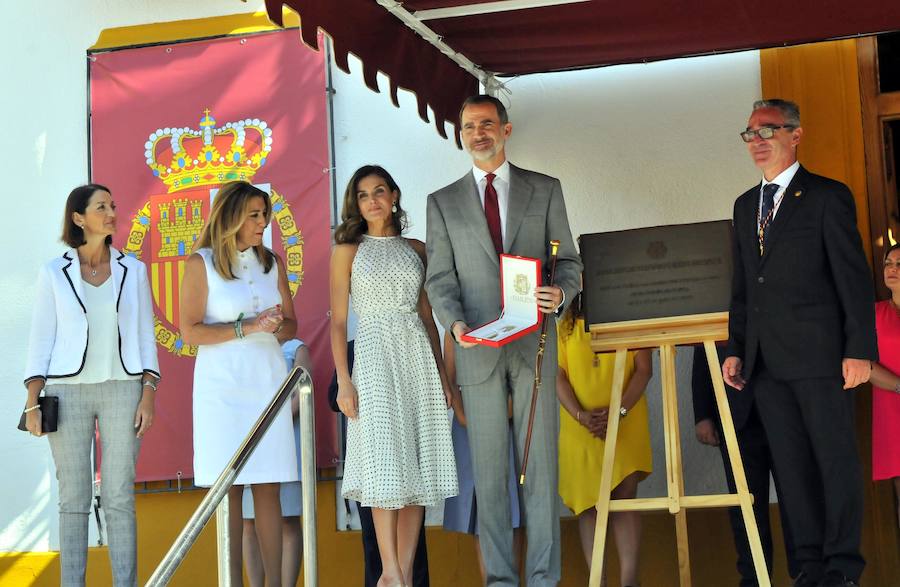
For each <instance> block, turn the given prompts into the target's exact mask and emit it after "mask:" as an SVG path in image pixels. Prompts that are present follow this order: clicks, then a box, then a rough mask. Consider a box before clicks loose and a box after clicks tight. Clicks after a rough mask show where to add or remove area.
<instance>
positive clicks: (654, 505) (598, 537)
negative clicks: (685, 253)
mask: <svg viewBox="0 0 900 587" xmlns="http://www.w3.org/2000/svg"><path fill="white" fill-rule="evenodd" d="M590 331H591V349H592V350H593V351H594V352H610V351H615V353H616V362H615V370H614V371H613V384H612V395H611V397H610V403H609V422H608V424H607V428H606V446H605V448H604V453H603V472H602V474H601V476H600V494H599V497H598V498H597V525H596V527H595V530H594V552H593V556H592V560H591V578H590V583H589V584H590V586H591V587H599V586H600V579H601V577H602V576H603V554H604V551H605V548H606V533H607V528H608V526H609V512H611V511H612V512H625V511H654V510H669V512H670V513H671V514H673V515H674V516H675V534H676V543H677V548H678V574H679V579H680V586H681V587H690V585H691V566H690V556H689V550H688V531H687V511H686V510H687V509H688V508H710V507H731V506H740V508H741V514H742V515H743V518H744V526H745V527H746V528H747V538H748V539H749V542H750V551H751V553H752V555H753V565H754V567H755V569H756V579H757V582H758V583H759V585H760V587H770V581H769V574H768V571H767V569H766V561H765V557H764V556H763V551H762V545H761V543H760V540H759V529H758V528H757V527H756V518H755V517H754V516H753V496H752V495H751V494H750V490H749V489H748V488H747V478H746V476H745V474H744V465H743V462H742V461H741V454H740V450H739V449H738V444H737V436H736V435H735V432H734V422H733V421H732V419H731V409H730V408H729V407H728V397H727V396H726V395H725V383H724V382H723V380H722V370H721V368H720V366H719V356H718V354H717V353H716V347H715V343H716V341H717V340H725V339H727V338H728V313H727V312H720V313H713V314H697V315H693V316H678V317H675V318H658V319H652V320H634V321H630V322H616V323H610V324H599V325H591V327H590ZM698 343H703V346H704V348H705V350H706V360H707V362H708V364H709V372H710V375H711V376H712V381H713V389H714V390H715V395H716V405H717V406H718V409H719V417H720V418H721V420H722V430H723V432H724V436H725V438H724V440H725V445H726V447H727V449H728V458H729V460H730V462H731V470H732V472H733V474H734V483H735V487H736V488H737V493H736V494H732V493H726V494H719V495H685V494H684V471H683V469H682V462H681V439H680V436H679V429H678V397H677V394H676V390H675V345H687V344H698ZM645 348H659V349H660V370H661V372H662V373H661V379H662V405H663V426H664V437H665V446H666V485H667V487H668V495H667V497H650V498H638V499H615V500H613V499H610V491H611V490H612V487H611V485H612V470H613V462H614V460H615V454H616V436H617V435H618V432H619V408H620V407H621V405H622V391H623V388H624V383H625V358H626V352H627V351H629V350H634V349H645Z"/></svg>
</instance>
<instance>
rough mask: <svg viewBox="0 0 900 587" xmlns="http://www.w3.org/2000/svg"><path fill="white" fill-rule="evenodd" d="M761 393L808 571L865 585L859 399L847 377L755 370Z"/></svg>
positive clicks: (793, 530) (801, 558)
mask: <svg viewBox="0 0 900 587" xmlns="http://www.w3.org/2000/svg"><path fill="white" fill-rule="evenodd" d="M753 386H754V387H753V389H754V394H755V397H756V407H757V409H758V410H759V415H760V419H761V420H762V423H763V426H764V427H765V430H766V436H767V437H768V439H769V445H770V446H771V448H772V457H773V459H774V461H775V470H776V471H777V473H778V479H779V481H780V484H781V496H782V497H783V498H784V504H785V506H786V509H787V511H788V520H789V524H790V529H791V533H792V535H793V539H794V548H795V550H794V554H795V557H796V559H797V561H798V562H799V564H800V566H801V570H803V571H805V572H806V573H808V574H809V575H811V576H812V577H817V576H819V575H821V574H823V573H825V572H827V571H831V570H836V571H840V572H841V573H843V574H844V575H846V576H847V577H848V578H850V579H853V580H858V579H859V576H860V575H861V574H862V571H863V568H864V567H865V559H863V557H862V554H861V553H860V539H861V534H862V520H863V491H862V471H861V466H860V462H859V454H858V452H857V448H856V430H855V427H854V418H853V393H852V392H850V391H845V390H844V389H843V381H842V380H841V378H839V377H826V378H817V379H799V380H793V381H781V380H778V379H775V378H774V377H773V376H772V375H771V373H769V371H768V369H766V367H765V365H760V366H758V368H755V369H754V373H753Z"/></svg>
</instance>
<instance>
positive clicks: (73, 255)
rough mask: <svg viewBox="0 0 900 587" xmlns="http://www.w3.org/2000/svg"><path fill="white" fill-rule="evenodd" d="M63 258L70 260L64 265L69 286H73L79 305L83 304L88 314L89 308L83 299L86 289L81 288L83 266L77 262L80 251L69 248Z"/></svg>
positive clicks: (82, 307)
mask: <svg viewBox="0 0 900 587" xmlns="http://www.w3.org/2000/svg"><path fill="white" fill-rule="evenodd" d="M63 259H66V260H67V261H68V263H66V264H65V265H63V266H62V273H63V276H64V277H65V278H66V281H68V282H69V287H71V288H72V293H73V294H75V299H76V300H78V305H79V306H81V309H82V310H84V313H85V314H87V308H85V306H84V302H83V301H82V300H83V299H84V290H83V289H82V288H81V266H80V265H79V264H78V263H76V262H75V261H77V260H78V253H77V252H76V251H75V249H69V250H68V251H66V252H65V253H63Z"/></svg>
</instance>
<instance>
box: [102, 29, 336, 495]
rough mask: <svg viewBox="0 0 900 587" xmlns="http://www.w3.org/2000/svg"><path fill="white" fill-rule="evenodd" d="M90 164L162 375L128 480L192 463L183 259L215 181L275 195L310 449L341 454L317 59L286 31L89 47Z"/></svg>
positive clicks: (183, 469) (191, 351)
mask: <svg viewBox="0 0 900 587" xmlns="http://www.w3.org/2000/svg"><path fill="white" fill-rule="evenodd" d="M90 76H91V82H90V90H91V104H90V107H91V120H90V123H91V155H92V159H91V164H92V165H91V167H92V170H91V178H92V181H95V182H98V183H102V184H105V185H107V186H109V188H110V189H111V190H112V194H113V198H114V199H115V201H116V203H117V205H118V210H119V215H120V216H119V229H118V233H117V234H116V238H115V240H114V243H113V244H114V246H116V247H117V248H120V249H121V250H123V251H124V252H126V253H128V254H131V255H134V256H135V257H137V258H139V259H141V260H142V261H143V262H144V263H145V264H146V265H147V272H148V276H149V278H150V283H151V287H152V291H153V300H154V306H155V308H154V309H155V312H156V340H157V343H158V348H159V357H160V369H161V371H162V374H163V382H162V384H161V385H160V388H159V394H158V395H157V400H156V419H155V421H154V425H153V428H151V430H150V432H149V433H148V434H147V436H146V437H145V439H144V443H143V446H142V448H141V456H140V460H139V462H138V480H139V481H149V480H161V479H176V478H179V477H184V478H191V477H193V465H192V459H193V451H192V430H191V428H192V427H191V388H192V381H193V368H194V360H193V357H194V356H195V355H196V348H195V347H191V346H189V345H185V344H184V343H183V341H182V340H181V335H180V333H179V325H178V304H179V299H178V295H179V290H180V285H181V276H182V273H183V269H184V262H185V260H186V259H187V256H188V255H190V253H191V247H192V246H193V242H194V240H195V239H196V238H197V236H198V235H199V233H200V230H201V228H202V227H203V223H204V222H205V219H206V217H207V215H208V213H209V208H210V202H211V200H212V198H213V197H215V192H216V191H217V189H218V187H219V186H221V185H222V184H224V183H226V182H228V181H231V180H236V179H242V180H246V181H250V182H252V183H253V184H255V185H257V186H259V187H261V188H263V189H265V190H266V191H268V192H269V193H270V194H271V195H272V205H273V211H274V218H273V222H272V225H271V226H270V227H269V229H268V231H267V235H266V244H267V245H268V246H271V247H272V248H273V249H274V250H275V251H276V252H277V253H278V254H279V255H281V257H282V258H283V259H284V261H285V264H286V267H287V272H288V280H289V282H290V287H291V293H292V294H293V296H294V309H295V310H296V313H297V318H298V321H299V328H298V333H297V336H298V338H300V339H302V340H303V341H304V342H305V343H306V344H307V345H308V347H309V349H310V352H311V354H312V358H313V363H314V368H313V370H314V373H313V375H314V378H315V385H316V390H317V391H316V416H317V418H316V421H317V426H316V433H317V452H318V454H317V457H318V462H319V463H321V464H322V466H330V463H331V462H332V458H334V456H335V455H336V454H337V451H336V446H335V429H334V425H333V423H334V421H335V418H334V415H333V414H332V412H331V411H330V410H329V409H328V405H327V401H326V397H325V396H326V393H325V391H326V389H327V386H328V382H329V380H330V378H331V374H332V371H333V364H332V361H331V351H330V346H329V342H328V286H327V284H328V260H329V254H330V237H331V230H330V225H331V217H330V212H329V209H330V198H329V181H328V177H329V176H328V173H327V169H328V168H329V163H328V140H327V113H326V104H325V64H324V60H323V55H322V53H320V52H316V51H312V50H310V49H309V48H307V47H305V46H304V45H303V44H302V43H298V42H297V39H296V32H295V31H279V32H273V33H265V34H256V35H250V36H247V37H228V38H224V39H215V40H207V41H196V42H188V43H178V44H172V45H162V46H153V47H143V48H134V49H125V50H118V51H113V52H107V53H98V54H93V55H92V56H91V64H90Z"/></svg>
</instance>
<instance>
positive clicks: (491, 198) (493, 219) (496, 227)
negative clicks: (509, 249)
mask: <svg viewBox="0 0 900 587" xmlns="http://www.w3.org/2000/svg"><path fill="white" fill-rule="evenodd" d="M495 177H496V176H495V175H494V174H493V173H488V174H487V176H485V180H486V181H487V183H486V184H485V186H484V217H485V218H486V219H487V225H488V230H489V231H490V232H491V240H492V241H494V249H495V250H496V251H497V254H498V255H499V254H501V253H503V236H502V233H501V232H500V205H499V204H498V203H497V190H496V189H494V178H495Z"/></svg>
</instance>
